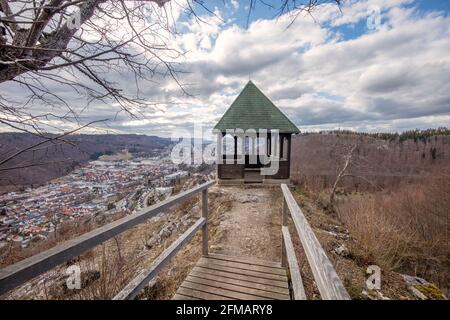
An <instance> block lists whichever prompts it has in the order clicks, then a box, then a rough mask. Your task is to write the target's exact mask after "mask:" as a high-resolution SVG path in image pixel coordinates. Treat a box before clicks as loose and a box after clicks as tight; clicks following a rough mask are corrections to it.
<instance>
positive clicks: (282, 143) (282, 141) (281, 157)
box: [280, 134, 284, 160]
mask: <svg viewBox="0 0 450 320" xmlns="http://www.w3.org/2000/svg"><path fill="white" fill-rule="evenodd" d="M283 148H284V136H283V135H281V134H280V160H281V159H283V153H284V150H283Z"/></svg>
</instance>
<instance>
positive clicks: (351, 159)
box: [329, 138, 380, 208]
mask: <svg viewBox="0 0 450 320" xmlns="http://www.w3.org/2000/svg"><path fill="white" fill-rule="evenodd" d="M358 142H359V138H356V140H355V141H354V142H352V143H350V144H344V145H341V146H338V145H336V146H335V150H336V151H337V153H338V158H339V160H338V162H339V163H340V165H339V164H338V169H337V173H336V179H335V180H334V183H333V187H332V189H331V193H330V200H329V207H330V208H333V206H334V199H335V195H336V190H337V188H338V186H339V185H340V184H341V182H342V180H343V179H344V178H356V179H361V180H363V181H365V182H366V183H367V184H369V185H371V186H372V187H374V188H377V189H380V187H379V186H377V185H376V184H374V183H373V182H372V181H370V180H369V179H367V178H366V177H364V175H362V174H360V173H357V172H363V171H367V170H368V168H370V167H371V165H370V164H369V163H367V161H365V159H364V158H363V157H362V156H360V155H356V154H355V151H356V150H358V146H359V143H358Z"/></svg>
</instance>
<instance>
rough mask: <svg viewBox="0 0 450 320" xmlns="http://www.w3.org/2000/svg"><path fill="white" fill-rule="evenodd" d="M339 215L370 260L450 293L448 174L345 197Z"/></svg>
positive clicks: (449, 196) (449, 181) (449, 198)
mask: <svg viewBox="0 0 450 320" xmlns="http://www.w3.org/2000/svg"><path fill="white" fill-rule="evenodd" d="M336 212H337V214H338V217H339V219H340V220H341V221H342V222H343V223H344V224H345V225H346V227H347V228H348V229H349V231H350V233H351V234H352V236H353V237H355V238H356V239H357V240H358V242H359V243H360V244H361V245H362V247H363V248H364V250H365V252H366V255H367V257H368V259H370V260H373V261H375V262H376V263H377V264H379V265H380V266H382V267H383V268H387V269H389V270H395V271H398V272H402V273H407V274H410V275H417V276H420V277H423V278H425V279H427V280H428V281H431V282H434V283H436V284H437V285H438V286H439V287H440V288H441V289H442V290H443V291H444V292H447V294H448V277H449V270H450V268H449V262H448V255H449V242H448V240H449V238H448V229H449V220H448V215H449V212H450V179H449V176H448V175H446V174H443V175H442V174H441V175H440V176H439V177H437V178H433V179H429V180H427V181H423V182H422V183H421V184H416V185H405V186H402V187H400V188H398V189H397V190H396V191H392V192H390V193H381V192H380V193H375V194H368V195H351V196H347V197H344V198H343V199H341V201H340V202H339V203H338V204H337V206H336Z"/></svg>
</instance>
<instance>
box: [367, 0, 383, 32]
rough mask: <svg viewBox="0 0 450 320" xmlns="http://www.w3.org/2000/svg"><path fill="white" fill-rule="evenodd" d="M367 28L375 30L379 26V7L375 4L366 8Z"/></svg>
mask: <svg viewBox="0 0 450 320" xmlns="http://www.w3.org/2000/svg"><path fill="white" fill-rule="evenodd" d="M366 26H367V29H369V30H377V29H378V28H380V26H381V8H380V7H379V6H376V5H371V6H369V9H368V10H367V21H366Z"/></svg>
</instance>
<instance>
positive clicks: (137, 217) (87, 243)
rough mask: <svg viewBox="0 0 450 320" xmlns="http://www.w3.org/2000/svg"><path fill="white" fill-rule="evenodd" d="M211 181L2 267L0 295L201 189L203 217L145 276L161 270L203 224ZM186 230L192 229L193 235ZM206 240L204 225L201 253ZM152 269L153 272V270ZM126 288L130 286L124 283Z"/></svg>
mask: <svg viewBox="0 0 450 320" xmlns="http://www.w3.org/2000/svg"><path fill="white" fill-rule="evenodd" d="M213 184H215V181H209V182H206V183H204V184H202V185H199V186H196V187H194V188H192V189H190V190H187V191H185V192H182V193H180V194H178V195H175V196H173V197H170V198H168V199H166V200H164V201H161V202H159V203H157V204H155V205H153V206H150V207H148V208H145V209H142V210H140V211H139V212H137V213H135V214H131V215H129V216H126V217H124V218H122V219H119V220H117V221H114V222H111V223H109V224H107V225H105V226H103V227H100V228H98V229H95V230H92V231H90V232H88V233H85V234H83V235H81V236H79V237H77V238H74V239H72V240H68V241H66V242H64V243H62V244H60V245H58V246H55V247H53V248H51V249H49V250H47V251H44V252H41V253H39V254H36V255H34V256H32V257H29V258H27V259H24V260H22V261H19V262H17V263H15V264H13V265H10V266H7V267H5V268H3V269H1V270H0V294H3V293H5V292H7V291H9V290H11V289H14V288H15V287H17V286H19V285H21V284H23V283H25V282H26V281H28V280H30V279H32V278H34V277H36V276H38V275H40V274H42V273H44V272H46V271H48V270H50V269H52V268H54V267H56V266H58V265H60V264H62V263H64V262H66V261H68V260H71V259H73V258H75V257H77V256H79V255H80V254H82V253H83V252H85V251H87V250H89V249H91V248H93V247H95V246H97V245H99V244H101V243H103V242H105V241H106V240H109V239H111V238H113V237H114V236H116V235H118V234H120V233H122V232H124V231H126V230H128V229H130V228H132V227H134V226H136V225H138V224H140V223H142V222H144V221H146V220H147V219H149V218H152V217H154V216H155V215H156V214H158V213H160V212H163V211H165V210H167V209H169V208H170V207H172V206H174V205H176V204H178V203H180V202H182V201H183V200H185V199H187V198H190V197H192V196H194V195H196V194H197V193H199V192H202V204H203V205H202V206H203V208H202V218H200V219H199V220H198V221H197V222H196V223H195V224H194V225H193V226H192V227H191V228H190V229H189V230H188V231H186V233H184V234H183V235H182V236H181V237H180V238H179V239H178V240H177V241H176V242H175V243H174V244H173V245H171V246H170V247H169V248H168V249H167V250H165V251H164V252H163V253H162V254H161V255H160V256H159V257H158V258H157V260H156V261H155V263H154V264H152V266H151V268H150V269H149V272H148V276H147V277H146V279H147V278H149V276H151V275H153V274H154V273H155V272H157V270H159V269H160V267H161V266H160V264H165V263H167V261H168V260H169V259H170V258H171V257H172V256H173V255H174V254H175V253H176V251H178V250H179V249H180V248H181V247H182V246H183V245H184V244H185V243H186V242H187V241H188V240H189V239H190V238H192V236H193V234H194V233H195V232H194V231H197V230H198V229H199V228H200V227H203V226H204V225H206V222H207V215H208V209H207V203H208V202H207V196H208V193H207V189H208V188H209V187H210V186H212V185H213ZM189 232H191V233H192V234H191V233H189ZM183 237H184V238H183ZM207 241H208V234H207V228H203V252H205V251H206V253H207V252H208V250H207V249H208V242H207ZM156 262H158V263H156ZM152 270H156V271H154V272H153V273H152ZM150 278H151V277H150ZM135 280H136V279H135ZM134 284H136V283H134ZM130 286H131V284H130ZM139 286H140V284H138V286H137V287H139ZM127 288H129V287H128V286H127ZM122 292H123V291H122ZM122 292H121V293H122ZM130 292H131V293H130V294H128V295H125V294H124V295H123V296H124V297H131V296H133V295H135V294H136V290H131V291H130ZM116 298H117V297H116Z"/></svg>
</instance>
